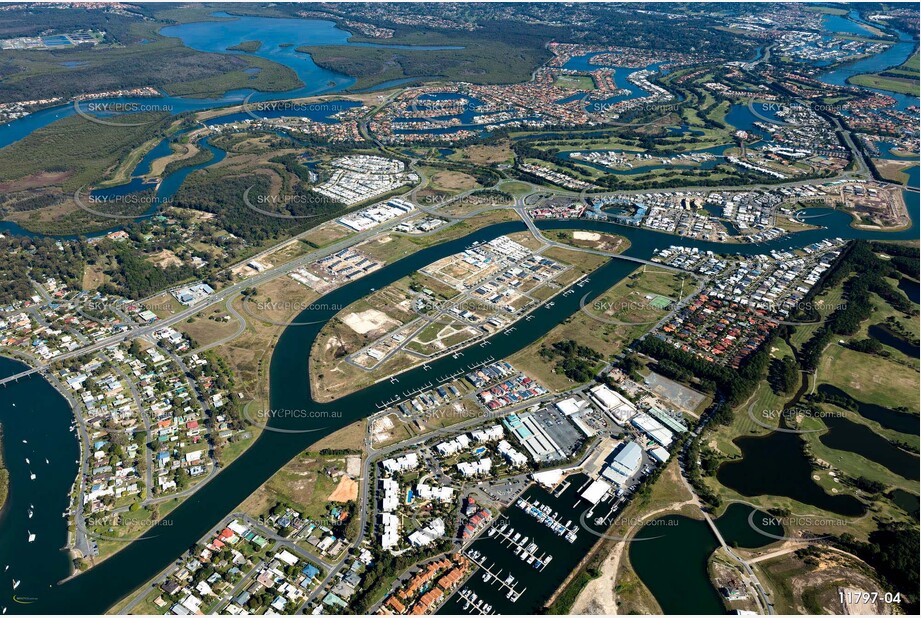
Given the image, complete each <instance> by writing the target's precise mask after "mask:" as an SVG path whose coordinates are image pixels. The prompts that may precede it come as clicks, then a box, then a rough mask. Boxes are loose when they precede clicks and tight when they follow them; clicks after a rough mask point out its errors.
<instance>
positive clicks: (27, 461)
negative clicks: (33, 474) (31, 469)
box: [26, 457, 32, 466]
mask: <svg viewBox="0 0 921 618" xmlns="http://www.w3.org/2000/svg"><path fill="white" fill-rule="evenodd" d="M26 463H27V464H28V465H30V466H31V465H32V462H31V461H29V458H28V457H26Z"/></svg>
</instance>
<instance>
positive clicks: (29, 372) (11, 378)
mask: <svg viewBox="0 0 921 618" xmlns="http://www.w3.org/2000/svg"><path fill="white" fill-rule="evenodd" d="M45 369H46V368H45V367H38V368H34V367H33V368H32V369H27V370H26V371H20V372H19V373H17V374H14V375H11V376H7V377H5V378H3V379H2V380H0V386H6V385H7V384H9V383H10V382H18V381H19V379H20V378H27V377H29V376H30V375H32V374H33V373H45Z"/></svg>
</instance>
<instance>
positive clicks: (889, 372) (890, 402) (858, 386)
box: [818, 344, 919, 410]
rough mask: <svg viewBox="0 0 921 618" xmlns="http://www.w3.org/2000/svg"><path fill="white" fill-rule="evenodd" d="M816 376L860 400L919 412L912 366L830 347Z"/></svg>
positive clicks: (916, 386) (915, 377) (917, 383)
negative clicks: (903, 407)
mask: <svg viewBox="0 0 921 618" xmlns="http://www.w3.org/2000/svg"><path fill="white" fill-rule="evenodd" d="M818 375H819V380H820V381H821V382H827V383H829V384H832V385H834V386H837V387H838V388H840V389H841V390H843V391H844V392H846V393H848V394H849V395H851V396H852V397H854V398H855V399H858V400H860V401H865V402H867V403H876V404H879V405H881V406H885V407H887V408H897V407H899V406H905V407H907V408H908V409H909V410H917V409H918V388H919V378H918V372H917V371H915V370H914V369H912V368H911V367H905V366H904V365H899V364H897V363H893V362H889V361H886V360H884V359H881V358H879V357H877V356H872V355H870V354H864V353H862V352H855V351H854V350H850V349H848V348H845V347H842V346H840V345H835V344H833V345H831V346H829V348H828V349H827V350H826V351H825V354H824V355H823V358H822V361H821V364H820V366H819V371H818Z"/></svg>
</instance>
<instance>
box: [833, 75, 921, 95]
mask: <svg viewBox="0 0 921 618" xmlns="http://www.w3.org/2000/svg"><path fill="white" fill-rule="evenodd" d="M847 82H848V83H849V84H851V85H854V86H866V87H867V88H878V89H880V90H889V91H890V92H898V93H901V94H912V95H915V96H918V91H919V86H918V79H917V77H916V78H914V79H912V78H910V77H887V76H885V75H875V74H866V75H855V76H853V77H849V78H848V79H847Z"/></svg>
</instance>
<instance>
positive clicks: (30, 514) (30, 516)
mask: <svg viewBox="0 0 921 618" xmlns="http://www.w3.org/2000/svg"><path fill="white" fill-rule="evenodd" d="M32 513H33V511H32V509H29V519H32Z"/></svg>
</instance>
